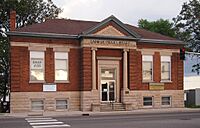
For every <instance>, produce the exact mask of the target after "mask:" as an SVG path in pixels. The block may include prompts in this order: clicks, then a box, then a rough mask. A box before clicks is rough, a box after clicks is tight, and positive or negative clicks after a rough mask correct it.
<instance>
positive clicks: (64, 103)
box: [56, 100, 68, 109]
mask: <svg viewBox="0 0 200 128" xmlns="http://www.w3.org/2000/svg"><path fill="white" fill-rule="evenodd" d="M67 108H68V102H67V100H56V109H67Z"/></svg>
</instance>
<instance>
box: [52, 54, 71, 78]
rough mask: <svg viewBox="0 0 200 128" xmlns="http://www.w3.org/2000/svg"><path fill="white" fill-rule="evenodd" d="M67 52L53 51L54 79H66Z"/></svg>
mask: <svg viewBox="0 0 200 128" xmlns="http://www.w3.org/2000/svg"><path fill="white" fill-rule="evenodd" d="M68 75H69V73H68V53H67V52H55V80H56V81H60V80H61V81H68Z"/></svg>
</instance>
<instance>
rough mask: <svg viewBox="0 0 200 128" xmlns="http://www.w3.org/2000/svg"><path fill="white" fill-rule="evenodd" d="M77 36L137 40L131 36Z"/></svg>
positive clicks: (81, 36)
mask: <svg viewBox="0 0 200 128" xmlns="http://www.w3.org/2000/svg"><path fill="white" fill-rule="evenodd" d="M79 38H91V39H96V38H97V39H117V40H133V41H138V40H139V39H138V38H133V37H131V36H125V37H123V36H101V35H79Z"/></svg>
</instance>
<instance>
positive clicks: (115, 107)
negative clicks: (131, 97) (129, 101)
mask: <svg viewBox="0 0 200 128" xmlns="http://www.w3.org/2000/svg"><path fill="white" fill-rule="evenodd" d="M101 111H104V112H105V111H125V107H124V104H122V103H112V104H111V103H102V104H101Z"/></svg>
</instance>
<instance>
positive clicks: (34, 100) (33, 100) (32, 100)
mask: <svg viewBox="0 0 200 128" xmlns="http://www.w3.org/2000/svg"><path fill="white" fill-rule="evenodd" d="M38 101H41V102H42V104H41V105H34V107H36V108H37V107H42V109H33V102H38ZM31 111H44V99H31Z"/></svg>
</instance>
